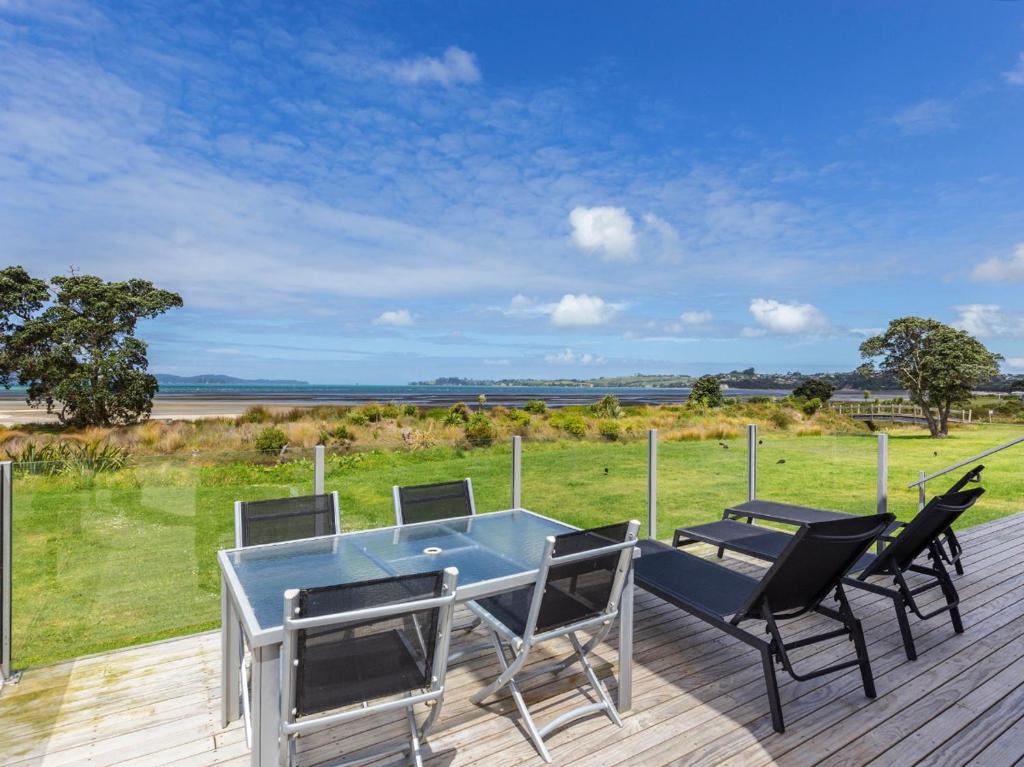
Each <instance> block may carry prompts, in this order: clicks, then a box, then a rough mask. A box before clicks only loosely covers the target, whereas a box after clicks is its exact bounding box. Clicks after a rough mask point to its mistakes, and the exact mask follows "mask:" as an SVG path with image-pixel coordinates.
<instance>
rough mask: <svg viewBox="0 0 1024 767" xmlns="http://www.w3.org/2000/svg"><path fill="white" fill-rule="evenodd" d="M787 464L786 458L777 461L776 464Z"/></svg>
mask: <svg viewBox="0 0 1024 767" xmlns="http://www.w3.org/2000/svg"><path fill="white" fill-rule="evenodd" d="M785 462H786V459H785V458H780V459H779V460H777V461H776V462H775V463H785Z"/></svg>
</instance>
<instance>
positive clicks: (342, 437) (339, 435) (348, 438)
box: [320, 424, 356, 445]
mask: <svg viewBox="0 0 1024 767" xmlns="http://www.w3.org/2000/svg"><path fill="white" fill-rule="evenodd" d="M355 441H356V435H355V433H354V432H351V431H349V429H348V427H346V426H345V425H344V424H342V425H341V426H335V427H334V428H333V429H321V430H320V444H321V445H326V444H328V443H330V442H343V443H344V442H355Z"/></svg>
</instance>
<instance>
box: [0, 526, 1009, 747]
mask: <svg viewBox="0 0 1024 767" xmlns="http://www.w3.org/2000/svg"><path fill="white" fill-rule="evenodd" d="M961 539H962V541H963V543H964V548H965V551H966V557H965V564H966V568H967V573H966V574H965V575H963V576H960V577H959V578H958V579H957V585H958V588H959V590H960V594H961V599H962V608H963V616H964V623H965V625H966V629H967V630H966V633H965V634H963V635H960V636H957V635H955V634H954V633H953V631H952V627H951V626H950V623H949V621H948V620H946V619H943V618H936V619H933V620H932V621H929V622H927V623H924V624H922V623H921V622H919V621H915V622H914V623H913V628H914V632H915V636H916V637H917V645H918V651H919V653H920V659H919V660H918V661H916V662H908V661H907V660H906V657H905V656H904V653H903V647H902V644H901V642H900V638H899V631H898V629H897V626H896V622H895V619H894V616H893V613H892V609H891V606H890V605H889V604H888V603H887V602H886V601H884V600H880V599H878V598H876V597H873V596H870V595H867V594H865V593H863V592H860V591H851V592H850V593H851V596H852V597H853V603H854V608H855V610H856V612H857V614H858V616H859V617H860V618H861V619H862V621H863V622H864V624H865V629H866V633H867V639H868V642H869V650H870V653H871V660H872V664H873V666H874V671H875V678H876V681H877V685H878V693H879V697H878V698H877V699H876V700H874V701H869V700H868V699H867V698H865V697H864V695H863V693H862V690H861V686H860V682H859V679H858V677H857V672H856V671H850V672H848V673H846V674H843V675H839V676H833V677H825V678H822V679H816V680H813V681H809V682H803V683H794V682H792V681H791V680H789V678H788V677H787V676H785V675H784V674H782V675H780V677H779V679H780V682H781V683H782V696H783V708H784V712H785V716H786V725H787V731H786V733H785V734H784V735H778V734H775V733H773V732H772V728H771V723H770V721H769V716H768V706H767V701H766V699H765V696H764V685H763V681H762V677H761V670H760V664H759V659H758V656H757V655H756V653H754V652H753V651H751V650H749V649H747V648H746V647H745V646H743V645H739V644H737V643H736V641H735V640H733V639H731V638H729V637H728V636H726V635H724V634H722V633H721V632H718V631H715V630H714V629H711V628H709V627H707V626H705V625H704V624H702V623H700V622H698V621H696V620H694V619H693V618H690V617H689V616H687V615H685V614H684V613H682V612H680V611H679V610H676V609H675V608H672V607H670V606H669V605H667V604H665V603H663V602H661V601H660V600H658V599H656V598H654V597H652V596H651V595H649V594H646V593H645V592H643V591H639V590H638V592H637V602H636V642H635V645H636V647H635V655H634V657H635V664H634V707H633V710H632V711H631V712H630V713H629V714H628V715H626V716H625V717H624V719H625V727H624V728H623V729H621V730H620V729H618V728H616V727H615V726H614V725H612V724H611V723H610V722H609V721H608V720H607V719H606V718H604V717H595V718H593V719H589V720H585V721H582V722H578V723H576V724H574V725H570V726H569V727H568V728H567V729H564V730H562V731H561V732H559V733H557V734H555V735H554V736H552V737H551V738H550V740H549V741H548V744H549V747H550V748H551V750H552V753H553V755H554V758H555V763H556V764H561V765H581V766H582V765H593V766H594V767H612V765H660V764H686V765H718V764H731V765H749V766H750V767H754V766H755V765H764V764H773V763H778V764H784V765H794V766H796V765H807V766H808V767H812V766H813V765H863V764H873V765H887V764H899V765H901V766H902V765H906V766H908V767H909V765H915V764H920V765H929V767H931V765H966V764H970V765H992V766H993V767H996V766H998V767H1004V766H1006V765H1013V764H1024V514H1018V515H1015V516H1013V517H1008V518H1006V519H1002V520H998V521H995V522H990V523H987V524H985V525H981V526H978V527H974V528H971V529H969V530H966V531H964V533H963V534H962V536H961ZM708 551H710V550H708ZM725 561H726V562H727V563H728V564H729V565H730V566H733V567H737V568H739V569H743V570H745V571H752V572H756V571H757V570H759V569H760V568H761V567H762V565H759V564H756V563H753V562H749V561H743V560H741V559H739V558H730V557H728V556H727V558H726V560H725ZM935 598H936V597H935V596H932V597H929V599H935ZM817 622H818V619H817V618H807V619H802V620H801V621H799V622H796V623H795V624H794V625H792V626H791V627H790V628H789V631H788V632H787V637H793V636H795V635H796V634H798V633H800V632H802V631H808V630H810V629H812V628H813V627H814V626H815V624H816V623H817ZM613 633H614V632H613ZM561 650H562V648H561V647H560V646H557V645H554V646H552V647H551V648H549V651H550V652H551V653H554V652H556V651H557V652H561ZM219 652H220V650H219V637H218V635H216V634H202V635H195V636H189V637H184V638H181V639H175V640H170V641H167V642H161V643H158V644H153V645H147V646H143V647H136V648H131V649H126V650H120V651H117V652H111V653H107V654H104V655H100V656H95V657H90V658H83V659H80V660H77V661H74V662H71V663H65V664H61V665H57V666H51V667H48V668H40V669H32V670H29V671H28V672H26V673H25V675H24V678H23V680H22V681H21V683H20V684H18V685H16V686H9V687H7V688H6V689H5V690H4V691H3V692H2V694H0V763H3V764H5V765H12V766H13V765H17V767H27V766H28V765H95V766H96V767H99V766H102V765H232V766H237V767H241V766H242V765H246V764H248V750H247V748H246V746H245V740H244V735H243V730H242V728H241V725H240V724H238V723H236V724H234V725H233V726H231V727H230V728H228V729H226V730H222V729H221V728H220V726H219V695H220V692H219V689H218V684H219ZM849 652H850V648H849V645H848V644H847V643H846V642H845V641H841V640H836V641H835V643H834V644H832V645H830V646H828V647H825V648H824V649H822V648H821V647H818V648H808V649H806V650H804V651H802V654H798V655H797V657H798V658H803V659H808V660H809V659H810V658H809V656H810V655H813V656H814V660H817V661H820V660H822V659H825V658H827V657H830V656H832V657H838V656H840V655H845V654H847V653H849ZM598 655H599V657H600V658H603V659H606V660H605V661H604V662H603V663H600V668H601V670H602V671H603V672H604V675H607V673H608V671H609V669H610V666H609V661H611V660H612V659H614V653H613V652H611V651H610V648H602V651H601V652H599V653H598ZM546 657H547V656H545V655H543V654H541V653H539V654H538V655H537V659H538V660H543V659H545V658H546ZM496 673H497V663H496V661H494V660H493V659H492V657H490V656H487V655H482V656H478V657H476V658H474V659H471V660H469V661H467V662H464V663H461V664H458V665H456V666H454V667H453V669H452V670H451V671H450V672H449V679H448V692H447V695H446V700H445V707H444V712H443V713H442V716H441V719H440V721H439V725H438V726H437V727H436V728H435V730H434V733H433V735H432V737H431V738H430V739H429V741H428V743H429V752H430V753H432V754H433V756H432V757H431V759H430V761H429V763H430V764H432V765H435V766H441V765H443V766H444V767H448V766H449V765H451V766H452V767H456V766H460V765H477V766H478V767H490V766H491V765H539V764H543V762H542V761H541V759H540V758H539V757H538V756H537V754H536V753H535V752H534V750H533V748H532V746H531V745H530V744H529V743H528V742H527V740H526V739H525V738H524V737H523V735H522V734H521V732H520V731H519V729H518V727H517V725H516V721H515V719H514V718H513V717H512V716H511V715H510V711H513V710H514V708H513V707H512V706H511V701H510V700H509V699H508V698H502V699H500V700H498V701H497V702H496V703H491V704H490V705H489V706H486V707H478V706H474V705H472V704H471V703H469V700H468V699H469V695H470V694H471V692H472V691H473V690H475V689H477V688H479V687H480V686H481V685H482V684H483V682H484V680H485V679H490V678H491V677H492V676H493V675H494V674H496ZM581 679H582V674H580V675H573V674H571V673H567V674H565V675H564V676H563V677H562V678H559V679H554V678H552V677H537V678H536V679H534V680H531V682H530V683H528V690H527V698H528V700H529V701H530V702H531V705H532V707H533V708H534V709H535V710H536V712H537V719H538V721H539V722H540V723H541V724H543V723H544V722H545V721H547V720H548V719H549V718H550V717H551V716H553V715H555V714H557V713H558V712H559V711H561V710H564V709H565V708H566V707H568V706H571V705H575V704H578V703H579V700H578V699H576V698H575V696H576V695H577V694H578V693H575V687H574V685H575V684H577V683H578V682H579V681H580V680H581ZM610 686H611V687H614V683H613V682H612V683H611V685H610ZM613 692H614V690H613ZM397 724H398V723H396V727H397ZM395 731H396V732H399V731H400V730H398V729H396V730H395ZM384 732H386V728H385V729H382V728H379V727H376V728H374V729H373V730H372V731H368V730H367V727H366V725H365V724H363V725H360V726H359V727H357V728H355V729H352V728H348V729H339V730H335V731H331V732H328V733H322V734H319V735H316V736H313V737H310V738H308V739H306V742H305V743H304V745H303V748H302V754H303V756H304V762H303V763H305V764H314V765H315V764H319V763H322V762H329V761H330V760H332V759H336V758H337V757H338V756H339V755H340V751H339V749H338V742H339V741H341V740H342V739H343V741H344V743H346V744H347V746H348V747H354V746H357V745H358V744H360V743H364V742H366V741H367V739H371V738H379V737H380V736H381V735H382V733H384ZM392 763H396V762H394V761H388V762H385V764H392Z"/></svg>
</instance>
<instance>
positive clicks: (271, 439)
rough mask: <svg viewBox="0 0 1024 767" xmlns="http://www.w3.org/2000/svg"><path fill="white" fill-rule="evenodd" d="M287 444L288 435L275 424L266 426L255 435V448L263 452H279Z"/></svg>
mask: <svg viewBox="0 0 1024 767" xmlns="http://www.w3.org/2000/svg"><path fill="white" fill-rule="evenodd" d="M287 444H288V436H287V435H286V434H285V433H284V432H283V431H281V430H280V429H279V428H277V427H276V426H268V427H266V428H265V429H263V430H262V431H261V432H260V433H259V434H257V435H256V449H257V450H260V451H263V452H265V453H270V452H275V453H276V452H280V451H281V450H282V449H283V448H284V446H285V445H287Z"/></svg>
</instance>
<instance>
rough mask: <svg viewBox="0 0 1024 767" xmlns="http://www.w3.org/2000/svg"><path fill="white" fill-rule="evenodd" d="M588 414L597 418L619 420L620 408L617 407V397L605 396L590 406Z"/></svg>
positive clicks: (619, 406)
mask: <svg viewBox="0 0 1024 767" xmlns="http://www.w3.org/2000/svg"><path fill="white" fill-rule="evenodd" d="M590 412H591V413H593V414H594V415H596V416H597V417H598V418H620V417H621V416H622V406H621V405H619V398H618V397H616V396H615V395H614V394H606V395H604V396H603V397H601V399H600V400H598V401H597V402H595V403H594V404H593V405H591V406H590Z"/></svg>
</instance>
